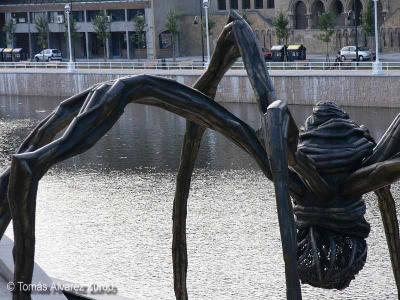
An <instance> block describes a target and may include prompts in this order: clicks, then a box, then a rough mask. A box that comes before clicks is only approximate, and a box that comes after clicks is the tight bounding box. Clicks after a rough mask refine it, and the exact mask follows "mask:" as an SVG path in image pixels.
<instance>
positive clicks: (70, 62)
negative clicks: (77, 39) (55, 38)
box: [64, 3, 74, 72]
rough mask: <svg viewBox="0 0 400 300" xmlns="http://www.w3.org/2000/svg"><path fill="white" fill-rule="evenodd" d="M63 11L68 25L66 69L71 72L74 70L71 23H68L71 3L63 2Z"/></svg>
mask: <svg viewBox="0 0 400 300" xmlns="http://www.w3.org/2000/svg"><path fill="white" fill-rule="evenodd" d="M64 8H65V13H66V15H67V25H68V47H69V62H68V71H69V72H72V71H73V70H74V62H73V60H72V41H71V24H70V18H69V16H70V13H71V4H70V3H67V4H65V7H64Z"/></svg>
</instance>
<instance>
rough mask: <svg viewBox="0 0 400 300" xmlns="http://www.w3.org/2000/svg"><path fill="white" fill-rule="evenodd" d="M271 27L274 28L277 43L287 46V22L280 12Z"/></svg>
mask: <svg viewBox="0 0 400 300" xmlns="http://www.w3.org/2000/svg"><path fill="white" fill-rule="evenodd" d="M273 25H274V27H275V30H276V37H277V39H278V41H279V43H285V44H287V43H288V38H289V28H288V25H289V20H288V19H287V18H286V16H285V15H284V14H283V13H282V12H280V13H279V14H278V17H277V18H276V19H275V21H274V22H273Z"/></svg>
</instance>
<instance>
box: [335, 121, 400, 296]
mask: <svg viewBox="0 0 400 300" xmlns="http://www.w3.org/2000/svg"><path fill="white" fill-rule="evenodd" d="M399 150H400V114H399V115H397V117H396V118H395V119H394V121H393V122H392V124H391V125H390V126H389V128H388V129H387V130H386V132H385V134H384V135H383V136H382V138H381V139H380V141H379V142H378V144H377V145H376V147H375V148H374V151H373V153H372V155H371V156H370V157H369V158H368V159H366V160H365V161H364V162H363V166H364V168H362V169H360V170H358V171H356V172H355V173H354V174H352V176H351V177H350V178H349V179H348V181H347V182H346V183H345V185H344V187H343V190H344V191H345V192H346V193H349V194H356V195H357V194H361V193H362V194H364V193H367V192H370V191H375V194H376V195H377V197H378V203H379V210H380V212H381V216H382V222H383V225H384V229H385V235H386V241H387V244H388V248H389V253H390V260H391V263H392V269H393V274H394V278H395V281H396V286H397V291H398V295H399V297H400V294H399V291H400V234H399V223H398V219H397V214H396V205H395V201H394V199H393V195H392V193H391V191H390V184H391V183H393V182H394V181H396V180H397V179H399V178H400V159H399V158H397V156H398V153H399V152H400V151H399Z"/></svg>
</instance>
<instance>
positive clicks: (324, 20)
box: [318, 12, 336, 61]
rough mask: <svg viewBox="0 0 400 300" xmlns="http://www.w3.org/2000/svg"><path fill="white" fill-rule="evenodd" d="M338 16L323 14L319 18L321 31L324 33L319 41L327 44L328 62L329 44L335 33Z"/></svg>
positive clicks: (327, 54) (320, 35)
mask: <svg viewBox="0 0 400 300" xmlns="http://www.w3.org/2000/svg"><path fill="white" fill-rule="evenodd" d="M335 22H336V16H335V15H334V14H333V13H332V12H327V13H323V14H322V15H321V16H320V18H319V29H320V30H321V31H322V32H321V34H319V35H318V39H319V40H320V41H322V42H324V43H326V60H327V61H329V43H330V42H331V40H332V35H333V34H334V33H335V30H334V28H335Z"/></svg>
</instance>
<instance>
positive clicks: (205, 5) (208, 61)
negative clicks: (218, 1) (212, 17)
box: [203, 0, 210, 67]
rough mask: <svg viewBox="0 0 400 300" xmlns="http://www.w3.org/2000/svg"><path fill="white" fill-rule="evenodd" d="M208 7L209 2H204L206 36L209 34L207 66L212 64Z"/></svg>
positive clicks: (204, 0)
mask: <svg viewBox="0 0 400 300" xmlns="http://www.w3.org/2000/svg"><path fill="white" fill-rule="evenodd" d="M208 6H209V2H208V0H203V7H204V10H205V12H206V13H205V15H206V34H207V64H206V66H207V67H208V65H209V64H210V34H209V32H208Z"/></svg>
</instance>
